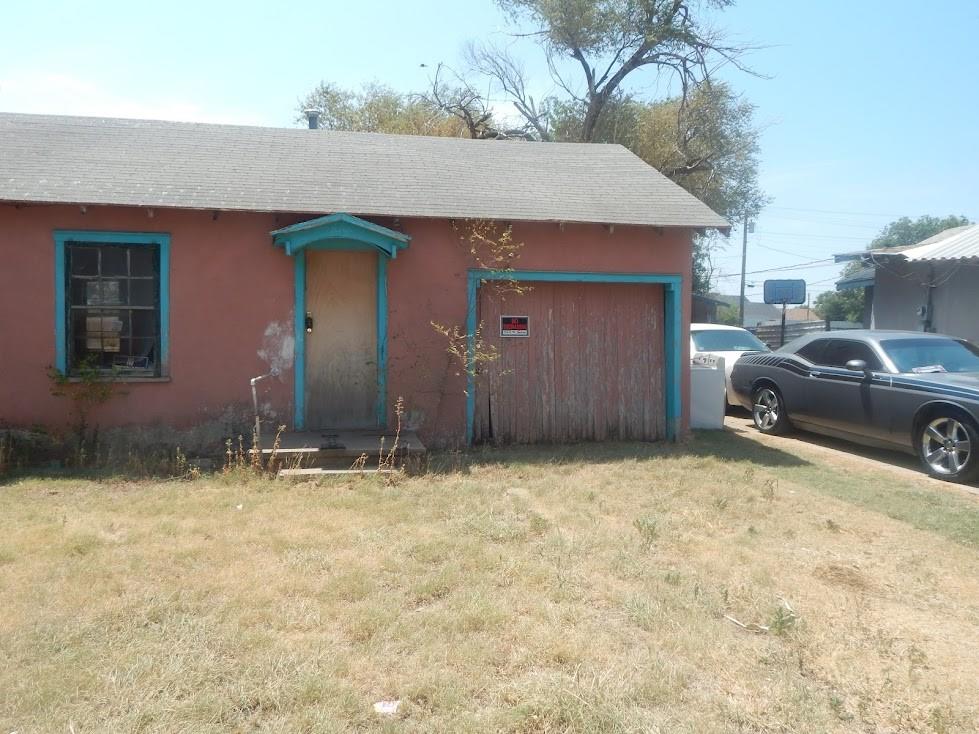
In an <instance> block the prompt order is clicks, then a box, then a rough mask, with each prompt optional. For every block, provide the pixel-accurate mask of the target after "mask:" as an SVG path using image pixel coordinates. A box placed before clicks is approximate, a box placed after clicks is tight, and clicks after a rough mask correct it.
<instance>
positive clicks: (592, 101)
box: [300, 0, 765, 292]
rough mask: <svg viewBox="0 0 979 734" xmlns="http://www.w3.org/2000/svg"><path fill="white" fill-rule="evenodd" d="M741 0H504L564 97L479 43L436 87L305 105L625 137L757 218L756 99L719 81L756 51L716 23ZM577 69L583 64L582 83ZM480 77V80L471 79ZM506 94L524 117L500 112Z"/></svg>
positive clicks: (499, 134) (650, 158) (705, 252)
mask: <svg viewBox="0 0 979 734" xmlns="http://www.w3.org/2000/svg"><path fill="white" fill-rule="evenodd" d="M731 2H732V0H497V3H498V4H499V5H500V7H501V8H503V10H504V11H505V12H506V13H507V14H508V16H509V17H510V18H511V20H513V21H514V22H515V23H517V24H518V29H517V30H518V31H520V29H523V30H527V29H529V32H518V33H517V35H524V36H529V37H531V38H533V39H535V40H537V41H538V42H539V44H540V46H541V47H542V49H543V50H544V52H545V57H546V60H547V68H548V69H549V71H550V74H551V76H552V78H553V80H554V81H555V82H556V84H557V88H558V89H560V90H562V93H560V94H558V95H551V96H548V97H545V98H544V99H541V100H536V99H535V98H534V97H533V96H532V95H531V94H530V93H529V88H530V86H531V85H530V83H529V81H528V78H527V75H526V74H525V71H524V69H523V67H522V65H521V64H520V63H519V62H518V60H517V59H515V58H514V57H513V56H512V55H510V53H509V52H507V51H506V50H502V49H499V48H496V47H493V46H489V45H485V44H482V45H481V44H470V46H469V47H468V50H467V52H466V66H467V68H466V70H465V71H464V72H462V73H459V72H457V71H455V70H454V69H452V68H450V67H448V66H446V65H445V64H438V66H437V67H436V69H435V72H434V75H433V77H432V79H431V80H430V85H429V89H428V90H426V91H425V92H424V93H421V94H401V93H398V92H395V91H394V90H391V89H389V88H387V87H383V86H378V85H372V86H368V87H365V88H364V89H363V90H362V91H360V92H356V93H352V92H349V91H345V90H342V89H338V88H337V87H335V86H333V85H330V84H326V83H324V84H321V85H320V87H319V88H317V89H316V90H314V91H313V93H311V94H310V95H309V96H307V98H306V99H304V100H303V101H302V102H301V105H300V109H304V108H307V107H317V108H320V109H323V110H324V115H323V123H324V125H323V126H324V127H327V128H334V129H346V130H366V131H374V132H396V133H411V134H422V135H457V136H467V135H468V136H469V137H473V138H495V139H513V138H521V139H527V140H538V141H552V140H554V141H576V142H605V143H620V144H622V145H624V146H626V147H627V148H629V149H630V150H632V151H633V152H634V153H636V154H637V155H638V156H639V157H641V158H642V159H643V160H645V161H647V162H648V163H649V164H651V165H652V166H654V167H655V168H657V169H659V170H660V171H662V172H663V173H664V174H665V175H666V176H668V177H669V178H671V179H672V180H674V181H676V182H677V183H678V184H679V185H680V186H682V187H684V188H685V189H687V190H688V191H690V192H691V193H692V194H694V195H695V196H697V197H698V198H700V199H702V200H703V201H705V202H706V203H707V204H708V205H709V206H711V207H712V208H713V209H714V210H715V211H717V212H718V213H720V214H722V215H723V216H725V217H727V218H728V219H729V220H731V221H741V220H743V219H744V218H745V217H753V216H756V215H757V213H758V212H759V210H760V209H761V207H762V206H763V204H764V202H765V197H764V195H763V194H762V192H761V190H760V188H759V186H758V130H757V128H756V127H755V125H754V122H753V119H752V118H753V113H754V107H753V106H752V105H751V104H749V103H747V102H746V101H744V100H743V99H741V98H740V97H739V96H738V95H737V94H735V93H734V92H733V91H732V89H731V88H730V86H728V85H727V84H724V83H722V82H719V81H716V80H713V79H712V74H713V72H714V71H716V69H717V68H718V67H719V66H720V65H722V64H723V63H733V64H735V65H736V66H737V67H738V68H743V67H742V66H741V61H740V58H741V55H742V54H743V52H744V51H745V50H746V49H745V48H744V47H737V46H734V45H731V44H727V43H726V42H725V41H724V39H723V36H722V34H720V33H718V32H716V31H714V30H712V29H711V28H710V26H709V25H708V23H707V22H706V20H705V19H706V17H707V15H708V13H709V11H712V10H717V9H722V8H724V7H726V6H728V5H730V4H731ZM641 69H647V70H652V71H654V72H656V73H658V74H661V75H663V74H666V75H668V76H669V77H670V80H671V81H672V82H674V83H675V85H674V86H673V89H674V90H675V93H674V94H673V95H672V96H669V97H667V98H665V99H659V100H648V99H642V98H639V97H637V96H635V95H633V94H630V93H628V92H627V91H625V89H624V86H623V84H624V82H625V81H626V79H627V77H629V76H630V75H632V74H634V73H636V72H637V71H639V70H641ZM570 74H576V75H577V76H578V77H579V79H578V81H577V82H575V81H574V80H573V79H572V78H571V76H570ZM473 79H476V80H477V81H473ZM500 95H502V96H503V97H504V98H505V99H507V100H509V101H510V102H511V103H512V104H513V108H514V110H515V111H516V113H517V120H519V121H518V122H514V121H513V120H512V119H511V120H497V119H495V118H494V115H493V110H494V109H499V105H498V104H496V105H494V104H492V103H491V102H490V99H498V96H500ZM714 244H715V238H714V237H713V236H703V237H698V238H697V240H696V242H695V243H694V284H693V285H694V290H695V291H696V292H707V291H709V290H710V281H711V279H712V275H713V268H712V265H711V252H712V250H713V248H714Z"/></svg>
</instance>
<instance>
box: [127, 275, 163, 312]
mask: <svg viewBox="0 0 979 734" xmlns="http://www.w3.org/2000/svg"><path fill="white" fill-rule="evenodd" d="M129 305H130V306H157V307H159V304H158V303H157V302H156V281H155V280H131V281H129Z"/></svg>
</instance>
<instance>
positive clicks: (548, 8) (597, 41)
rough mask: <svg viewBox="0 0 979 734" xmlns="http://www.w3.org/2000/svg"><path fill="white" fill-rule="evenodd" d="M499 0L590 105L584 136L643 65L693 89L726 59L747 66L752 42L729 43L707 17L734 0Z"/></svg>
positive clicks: (559, 77)
mask: <svg viewBox="0 0 979 734" xmlns="http://www.w3.org/2000/svg"><path fill="white" fill-rule="evenodd" d="M497 4H498V5H499V6H500V7H501V8H502V9H503V10H504V11H505V12H506V13H507V14H508V15H509V16H510V18H511V19H512V20H513V21H514V22H515V23H517V24H518V27H520V28H526V27H529V29H530V30H529V32H528V33H524V34H522V35H529V36H532V37H534V38H537V39H538V40H539V41H540V42H541V45H542V46H543V48H544V51H545V52H546V54H547V61H548V67H549V69H550V71H551V77H552V78H553V80H554V82H555V83H556V84H557V85H558V86H560V87H561V89H563V90H564V91H565V92H566V93H567V95H568V97H569V98H570V99H571V100H572V101H574V102H577V103H579V104H580V105H582V107H583V112H584V114H583V115H582V120H581V126H580V129H579V136H578V139H579V140H580V141H581V142H591V141H593V140H595V135H596V131H597V129H598V126H599V121H600V118H601V117H602V113H603V112H604V111H605V109H606V107H607V106H608V105H609V104H610V103H611V102H612V101H613V100H614V99H615V96H616V95H617V94H618V93H619V92H620V90H621V89H622V85H623V83H624V82H625V81H626V79H627V78H628V77H629V76H630V75H631V74H633V73H634V72H636V71H637V70H640V69H653V70H655V71H657V72H663V73H666V74H668V75H669V76H670V77H671V80H672V81H674V82H675V83H676V84H677V85H678V86H679V88H680V89H681V90H682V93H683V95H684V96H685V95H686V93H687V91H689V90H691V89H695V88H696V87H698V86H699V85H700V84H702V83H705V82H708V81H709V79H710V77H711V74H712V73H713V72H714V71H715V70H716V68H717V67H718V66H720V65H721V64H723V63H732V64H734V65H736V66H738V67H739V68H743V67H742V64H741V57H742V55H743V54H744V52H745V50H746V48H745V47H741V46H736V45H734V44H730V43H727V42H726V41H725V39H724V36H723V34H722V33H719V32H718V31H716V30H714V29H713V28H711V27H710V25H709V23H708V22H707V15H708V12H709V11H710V10H712V9H714V10H716V9H722V8H725V7H727V6H729V5H731V4H733V0H497ZM482 56H483V58H484V59H491V58H492V57H493V56H496V57H497V58H502V59H504V60H506V59H508V58H509V57H508V56H507V55H506V54H505V53H501V52H499V51H496V50H494V49H492V48H484V49H483V54H482ZM568 64H570V67H571V68H574V69H577V70H578V79H573V78H571V77H570V75H569V73H568V70H567V68H566V66H567V65H568ZM503 66H504V67H509V69H508V70H509V72H511V73H510V76H511V77H515V76H516V75H515V74H513V73H512V72H514V71H516V70H517V69H516V68H515V67H514V65H512V64H507V63H504V64H503ZM483 71H486V72H489V74H490V75H491V76H495V77H497V78H498V79H499V78H500V74H496V73H494V72H493V69H492V68H491V66H490V65H484V68H483ZM501 86H502V87H503V91H504V92H505V93H507V94H508V95H509V96H510V97H511V98H518V97H519V95H517V94H515V90H514V88H513V87H514V85H513V84H511V85H506V84H502V85H501ZM508 86H509V88H508ZM518 101H519V99H518ZM516 106H517V110H518V111H519V112H520V113H521V114H523V115H524V116H525V117H528V120H529V121H530V122H532V123H533V122H534V120H533V112H534V111H533V110H531V115H528V111H527V110H526V109H524V108H523V107H525V106H526V105H521V104H517V105H516Z"/></svg>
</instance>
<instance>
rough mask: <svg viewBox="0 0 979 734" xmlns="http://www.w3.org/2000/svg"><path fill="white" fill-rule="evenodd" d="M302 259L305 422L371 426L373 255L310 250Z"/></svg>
mask: <svg viewBox="0 0 979 734" xmlns="http://www.w3.org/2000/svg"><path fill="white" fill-rule="evenodd" d="M306 257H307V260H306V309H307V310H308V311H309V313H310V314H311V315H312V317H313V332H312V333H311V334H307V335H306V424H307V426H308V427H309V428H313V429H316V428H370V427H374V426H375V425H376V417H375V405H376V402H377V255H376V254H374V253H370V252H347V251H337V250H325V251H311V252H308V253H307V256H306Z"/></svg>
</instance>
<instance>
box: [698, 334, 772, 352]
mask: <svg viewBox="0 0 979 734" xmlns="http://www.w3.org/2000/svg"><path fill="white" fill-rule="evenodd" d="M690 336H692V337H693V345H694V346H695V347H696V348H697V351H699V352H767V351H769V349H768V347H766V346H765V345H764V344H762V343H761V342H760V341H758V337H756V336H755V335H754V334H752V333H751V332H750V331H745V330H744V329H710V330H704V331H691V332H690Z"/></svg>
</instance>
